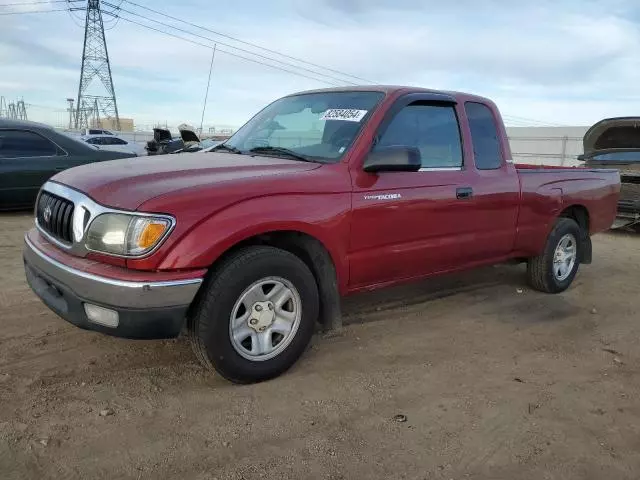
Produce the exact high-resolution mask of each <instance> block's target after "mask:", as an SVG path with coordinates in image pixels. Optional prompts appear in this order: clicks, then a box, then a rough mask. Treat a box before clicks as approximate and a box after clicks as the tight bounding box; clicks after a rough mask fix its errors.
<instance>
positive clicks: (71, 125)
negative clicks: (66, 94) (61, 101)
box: [67, 98, 74, 130]
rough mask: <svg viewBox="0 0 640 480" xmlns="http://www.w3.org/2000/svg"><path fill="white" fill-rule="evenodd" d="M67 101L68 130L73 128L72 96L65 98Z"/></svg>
mask: <svg viewBox="0 0 640 480" xmlns="http://www.w3.org/2000/svg"><path fill="white" fill-rule="evenodd" d="M67 102H69V130H71V129H72V128H73V102H74V99H73V98H67Z"/></svg>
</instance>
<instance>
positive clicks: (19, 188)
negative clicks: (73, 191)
mask: <svg viewBox="0 0 640 480" xmlns="http://www.w3.org/2000/svg"><path fill="white" fill-rule="evenodd" d="M131 156H133V154H130V153H121V152H111V151H103V150H98V149H96V148H95V147H93V146H91V145H88V144H87V143H85V142H83V141H82V140H80V139H79V138H76V137H71V136H69V135H66V134H64V133H61V132H58V131H56V130H54V129H53V128H51V127H49V126H48V125H43V124H40V123H35V122H27V121H22V120H7V119H0V209H2V210H7V209H20V208H29V207H32V206H33V204H34V202H35V199H36V196H37V195H38V191H39V190H40V187H41V186H42V185H43V184H44V183H45V182H46V181H47V180H48V179H49V178H50V177H52V176H53V175H55V174H56V173H59V172H60V171H62V170H66V169H67V168H71V167H76V166H78V165H84V164H87V163H95V162H103V161H105V160H114V159H118V158H127V157H131Z"/></svg>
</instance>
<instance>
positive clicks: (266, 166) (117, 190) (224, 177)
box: [52, 152, 320, 210]
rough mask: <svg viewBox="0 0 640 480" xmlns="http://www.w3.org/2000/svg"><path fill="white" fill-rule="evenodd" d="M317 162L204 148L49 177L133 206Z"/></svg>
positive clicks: (291, 171) (110, 203)
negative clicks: (206, 150)
mask: <svg viewBox="0 0 640 480" xmlns="http://www.w3.org/2000/svg"><path fill="white" fill-rule="evenodd" d="M319 166H320V165H319V164H317V163H305V162H300V161H295V160H288V159H284V158H274V157H260V156H249V155H238V154H233V153H222V152H216V153H209V152H205V153H190V154H180V155H162V156H150V157H133V158H130V159H123V160H115V161H108V162H100V163H93V164H88V165H83V166H80V167H75V168H72V169H69V170H65V171H63V172H61V173H59V174H58V175H56V176H55V177H53V178H52V180H53V181H55V182H58V183H62V184H65V185H67V186H69V187H72V188H74V189H76V190H79V191H81V192H84V193H86V194H87V195H89V196H90V197H91V198H93V199H94V200H95V201H97V202H99V203H101V204H103V205H106V206H110V207H114V208H121V209H125V210H136V209H137V208H138V207H139V206H140V205H142V204H143V203H144V202H147V201H148V200H151V199H152V198H155V197H158V196H161V195H164V196H166V195H167V194H171V193H173V192H177V191H179V190H186V189H192V190H196V189H198V188H200V187H205V186H206V187H207V188H208V187H214V186H220V185H222V184H232V183H239V182H242V183H244V184H246V183H248V182H250V181H253V182H255V181H262V180H266V179H269V178H272V177H275V176H283V175H292V174H295V173H300V172H305V171H309V170H313V169H315V168H318V167H319Z"/></svg>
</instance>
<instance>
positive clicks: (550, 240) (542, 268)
mask: <svg viewBox="0 0 640 480" xmlns="http://www.w3.org/2000/svg"><path fill="white" fill-rule="evenodd" d="M582 236H583V233H582V231H581V229H580V226H579V225H578V224H577V223H576V222H575V220H572V219H570V218H559V219H558V220H557V221H556V223H555V225H554V227H553V229H552V230H551V233H550V234H549V237H547V243H546V245H545V247H544V251H543V252H542V254H541V255H539V256H537V257H533V258H530V259H529V261H528V263H527V276H528V280H529V285H531V286H532V287H533V288H535V289H536V290H540V291H541V292H546V293H560V292H563V291H564V290H566V289H567V288H569V286H570V285H571V283H572V282H573V279H574V278H575V276H576V274H577V273H578V268H579V267H580V255H581V253H582V252H581V244H580V239H581V238H582Z"/></svg>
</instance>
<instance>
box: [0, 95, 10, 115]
mask: <svg viewBox="0 0 640 480" xmlns="http://www.w3.org/2000/svg"><path fill="white" fill-rule="evenodd" d="M8 116H9V111H8V110H7V102H6V100H5V99H4V97H0V118H4V117H8Z"/></svg>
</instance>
